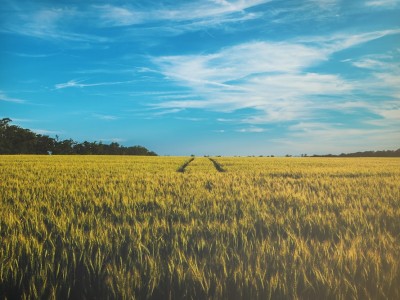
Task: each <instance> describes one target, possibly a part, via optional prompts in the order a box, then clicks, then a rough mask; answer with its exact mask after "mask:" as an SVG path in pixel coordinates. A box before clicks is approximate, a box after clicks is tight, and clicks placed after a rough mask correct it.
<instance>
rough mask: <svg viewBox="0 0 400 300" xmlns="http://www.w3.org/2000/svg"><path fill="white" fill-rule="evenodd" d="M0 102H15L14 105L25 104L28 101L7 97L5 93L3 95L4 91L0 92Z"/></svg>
mask: <svg viewBox="0 0 400 300" xmlns="http://www.w3.org/2000/svg"><path fill="white" fill-rule="evenodd" d="M0 101H5V102H13V103H20V104H22V103H25V102H26V100H23V99H19V98H14V97H10V96H7V95H6V94H5V93H3V92H2V91H0Z"/></svg>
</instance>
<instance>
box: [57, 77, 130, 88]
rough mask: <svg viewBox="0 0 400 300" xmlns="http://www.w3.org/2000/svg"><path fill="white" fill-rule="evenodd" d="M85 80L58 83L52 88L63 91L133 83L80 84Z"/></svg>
mask: <svg viewBox="0 0 400 300" xmlns="http://www.w3.org/2000/svg"><path fill="white" fill-rule="evenodd" d="M85 81H86V80H76V79H73V80H70V81H68V82H65V83H58V84H56V85H55V86H54V88H55V89H56V90H59V89H65V88H74V87H76V88H85V87H93V86H103V85H118V84H127V83H132V82H133V81H132V80H131V81H111V82H97V83H82V82H85Z"/></svg>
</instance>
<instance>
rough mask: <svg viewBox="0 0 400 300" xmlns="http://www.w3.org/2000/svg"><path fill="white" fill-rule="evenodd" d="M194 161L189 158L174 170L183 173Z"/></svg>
mask: <svg viewBox="0 0 400 300" xmlns="http://www.w3.org/2000/svg"><path fill="white" fill-rule="evenodd" d="M192 161H194V157H191V158H189V159H188V160H187V161H185V162H184V163H183V164H182V165H181V166H179V168H178V169H177V170H176V171H177V172H180V173H184V172H185V169H186V167H187V166H188V165H189V164H190V163H191V162H192Z"/></svg>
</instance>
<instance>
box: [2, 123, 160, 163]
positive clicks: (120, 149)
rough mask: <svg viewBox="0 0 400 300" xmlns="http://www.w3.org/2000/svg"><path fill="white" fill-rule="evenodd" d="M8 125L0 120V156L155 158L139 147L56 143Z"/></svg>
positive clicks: (100, 143)
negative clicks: (73, 155)
mask: <svg viewBox="0 0 400 300" xmlns="http://www.w3.org/2000/svg"><path fill="white" fill-rule="evenodd" d="M11 122H12V120H11V119H10V118H3V119H1V120H0V154H82V155H147V156H156V155H157V154H156V153H155V152H153V151H149V150H148V149H146V148H145V147H142V146H131V147H125V146H122V145H120V144H118V143H116V142H113V143H111V144H103V143H102V142H87V141H84V142H83V143H78V142H76V141H74V140H72V139H68V140H59V139H58V137H57V138H52V137H49V136H47V135H42V134H37V133H34V132H32V131H31V130H29V129H25V128H21V127H19V126H16V125H11V124H10V123H11Z"/></svg>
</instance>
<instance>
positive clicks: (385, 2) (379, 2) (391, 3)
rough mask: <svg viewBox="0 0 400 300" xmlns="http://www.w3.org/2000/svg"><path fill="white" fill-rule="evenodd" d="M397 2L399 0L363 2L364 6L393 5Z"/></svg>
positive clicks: (398, 2)
mask: <svg viewBox="0 0 400 300" xmlns="http://www.w3.org/2000/svg"><path fill="white" fill-rule="evenodd" d="M399 4H400V1H399V0H371V1H367V2H366V3H365V5H366V6H371V7H394V6H396V5H399Z"/></svg>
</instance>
